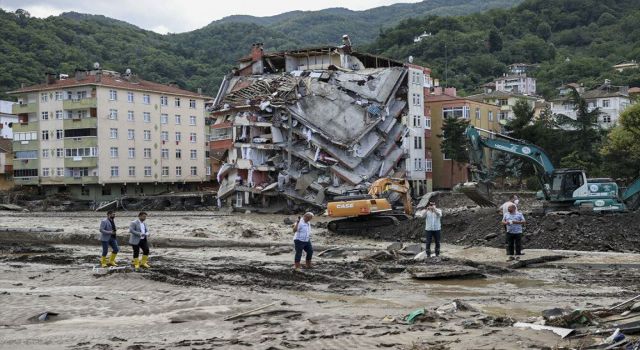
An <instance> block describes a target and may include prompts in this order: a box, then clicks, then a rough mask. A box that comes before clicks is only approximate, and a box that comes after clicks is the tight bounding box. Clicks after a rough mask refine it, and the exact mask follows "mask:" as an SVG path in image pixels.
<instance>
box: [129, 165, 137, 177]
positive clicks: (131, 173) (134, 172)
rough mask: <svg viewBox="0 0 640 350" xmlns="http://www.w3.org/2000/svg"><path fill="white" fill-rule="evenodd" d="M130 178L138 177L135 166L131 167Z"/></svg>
mask: <svg viewBox="0 0 640 350" xmlns="http://www.w3.org/2000/svg"><path fill="white" fill-rule="evenodd" d="M129 176H130V177H135V176H136V167H135V166H129Z"/></svg>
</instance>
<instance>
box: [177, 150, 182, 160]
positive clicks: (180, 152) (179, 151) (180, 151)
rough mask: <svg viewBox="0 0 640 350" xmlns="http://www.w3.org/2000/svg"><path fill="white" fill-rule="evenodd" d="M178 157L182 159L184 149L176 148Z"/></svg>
mask: <svg viewBox="0 0 640 350" xmlns="http://www.w3.org/2000/svg"><path fill="white" fill-rule="evenodd" d="M176 159H182V150H180V149H177V150H176Z"/></svg>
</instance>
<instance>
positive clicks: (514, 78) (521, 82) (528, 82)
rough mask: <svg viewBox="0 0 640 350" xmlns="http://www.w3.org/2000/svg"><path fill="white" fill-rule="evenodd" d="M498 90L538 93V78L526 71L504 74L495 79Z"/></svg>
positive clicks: (524, 93) (525, 93)
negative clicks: (528, 74) (527, 73)
mask: <svg viewBox="0 0 640 350" xmlns="http://www.w3.org/2000/svg"><path fill="white" fill-rule="evenodd" d="M494 83H495V84H496V90H497V91H503V92H508V93H516V94H523V95H535V94H536V79H535V78H532V77H528V76H527V75H526V74H525V73H522V74H510V75H504V76H502V77H500V78H498V79H496V80H495V81H494Z"/></svg>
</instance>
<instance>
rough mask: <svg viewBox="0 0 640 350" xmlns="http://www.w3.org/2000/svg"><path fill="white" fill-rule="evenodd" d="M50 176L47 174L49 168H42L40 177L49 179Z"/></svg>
mask: <svg viewBox="0 0 640 350" xmlns="http://www.w3.org/2000/svg"><path fill="white" fill-rule="evenodd" d="M49 176H51V175H50V173H49V168H42V177H49Z"/></svg>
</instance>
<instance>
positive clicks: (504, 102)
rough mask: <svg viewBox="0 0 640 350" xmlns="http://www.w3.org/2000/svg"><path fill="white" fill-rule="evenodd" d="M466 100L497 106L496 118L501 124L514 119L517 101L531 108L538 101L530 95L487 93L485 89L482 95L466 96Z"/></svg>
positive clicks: (500, 92) (487, 90) (503, 92)
mask: <svg viewBox="0 0 640 350" xmlns="http://www.w3.org/2000/svg"><path fill="white" fill-rule="evenodd" d="M485 87H486V86H485ZM467 98H468V99H469V100H473V101H476V102H482V103H486V104H491V105H495V106H498V107H499V111H498V115H497V118H498V120H499V121H501V122H502V123H506V122H507V121H509V120H511V119H513V118H515V114H514V113H513V107H514V106H515V105H516V103H517V102H518V101H519V100H524V101H526V102H527V103H528V104H529V106H531V108H534V107H535V104H536V101H538V98H537V97H535V96H531V95H524V94H521V93H516V92H505V91H498V90H494V91H489V89H486V90H485V92H484V93H482V94H476V95H470V96H467Z"/></svg>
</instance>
